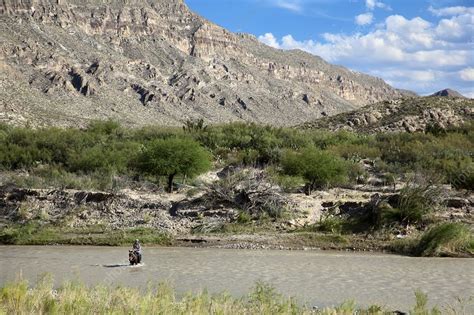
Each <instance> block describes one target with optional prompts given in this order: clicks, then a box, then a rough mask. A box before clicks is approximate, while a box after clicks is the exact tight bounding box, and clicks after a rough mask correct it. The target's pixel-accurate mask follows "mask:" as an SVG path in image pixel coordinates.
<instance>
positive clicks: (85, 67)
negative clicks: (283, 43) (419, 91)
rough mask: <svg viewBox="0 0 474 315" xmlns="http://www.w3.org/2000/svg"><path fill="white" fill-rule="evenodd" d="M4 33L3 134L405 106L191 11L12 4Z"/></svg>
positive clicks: (172, 3) (153, 4)
mask: <svg viewBox="0 0 474 315" xmlns="http://www.w3.org/2000/svg"><path fill="white" fill-rule="evenodd" d="M0 26H1V27H0V41H1V48H0V122H1V121H3V122H8V123H14V124H20V125H25V124H31V125H36V126H41V125H59V126H62V125H76V126H82V125H84V124H86V123H87V122H88V121H89V120H91V119H113V120H118V121H120V122H122V123H124V124H126V125H132V126H134V125H135V126H136V125H145V124H165V125H179V124H182V122H183V121H186V120H188V119H196V118H203V119H204V120H205V121H207V122H211V123H222V122H228V121H235V120H244V121H251V122H258V123H267V124H272V125H295V124H301V123H303V122H305V121H308V120H314V119H316V118H318V117H321V116H325V115H334V114H337V113H341V112H345V111H348V110H353V109H356V108H359V107H361V106H363V105H366V104H371V103H375V102H379V101H382V100H391V99H395V98H398V97H400V96H401V93H400V92H399V91H397V90H395V89H394V88H392V87H391V86H389V85H388V84H386V83H385V82H384V81H383V80H381V79H379V78H375V77H371V76H368V75H365V74H362V73H358V72H354V71H351V70H348V69H346V68H343V67H340V66H334V65H331V64H329V63H327V62H325V61H324V60H323V59H321V58H319V57H316V56H313V55H310V54H308V53H304V52H302V51H298V50H294V51H282V50H277V49H274V48H271V47H268V46H266V45H264V44H262V43H260V42H259V41H258V40H257V39H256V38H255V37H254V36H252V35H247V34H234V33H231V32H229V31H227V30H225V29H224V28H222V27H219V26H217V25H215V24H213V23H211V22H209V21H207V20H206V19H204V18H202V17H200V16H199V15H197V14H195V13H193V12H191V11H190V10H189V8H188V7H187V6H186V5H185V3H184V2H183V1H182V0H133V1H132V0H3V1H2V2H0Z"/></svg>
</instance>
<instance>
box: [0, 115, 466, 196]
mask: <svg viewBox="0 0 474 315" xmlns="http://www.w3.org/2000/svg"><path fill="white" fill-rule="evenodd" d="M182 137H188V138H193V139H194V140H195V141H196V142H198V143H200V144H201V145H202V146H203V147H205V148H206V149H207V150H208V151H209V152H211V153H212V155H213V156H214V159H215V160H216V161H217V162H218V165H226V164H234V165H235V164H240V165H241V164H243V165H251V166H257V167H267V166H268V165H280V163H281V162H282V159H283V160H285V161H283V162H288V156H287V154H285V152H286V151H296V152H301V153H302V152H303V151H305V150H307V149H305V148H309V147H315V148H318V149H320V150H322V151H321V152H325V153H322V154H323V155H331V159H333V158H334V160H335V161H336V162H335V164H341V163H338V162H340V161H341V158H342V159H345V160H349V161H352V162H357V161H359V160H360V159H370V160H372V161H374V165H375V166H374V167H375V170H376V171H379V172H381V173H382V172H385V173H386V172H390V173H392V174H393V175H394V177H403V175H404V173H407V172H420V171H422V172H425V173H426V172H428V173H429V172H431V173H436V174H437V176H438V179H437V182H442V183H450V184H452V185H453V186H454V187H456V188H465V189H472V187H473V186H474V175H473V174H474V173H473V170H474V163H473V159H472V157H473V155H474V125H473V124H470V125H466V126H463V127H460V128H457V129H452V130H447V131H446V132H442V133H440V132H433V133H427V134H423V133H414V134H411V133H400V134H378V135H375V136H370V135H362V134H355V133H350V132H346V131H340V132H329V131H321V130H299V129H295V128H275V127H269V126H259V125H256V124H247V123H231V124H226V125H220V126H205V125H204V123H203V122H202V121H196V122H189V123H188V124H187V125H186V126H185V127H184V128H173V127H157V126H150V127H144V128H140V129H125V128H123V127H121V126H120V125H119V124H117V123H115V122H112V121H105V122H101V121H96V122H92V123H91V125H90V126H89V127H88V128H86V129H74V128H68V129H60V128H42V129H36V130H32V129H29V128H15V127H11V126H7V125H0V169H3V170H16V169H26V170H32V169H34V168H36V167H38V166H39V165H42V164H43V165H50V166H54V167H56V168H57V169H60V170H64V171H66V172H73V173H76V174H90V173H97V172H100V173H105V174H112V173H117V174H129V173H130V172H131V170H130V168H134V167H133V160H132V158H133V157H134V156H136V155H137V153H138V152H140V148H142V147H143V146H144V145H146V144H147V143H149V142H152V141H155V140H159V139H162V140H165V139H169V138H182ZM328 152H331V153H328ZM323 160H324V157H323ZM320 163H323V162H320ZM324 163H326V162H324ZM283 164H284V163H283ZM333 164H334V163H333ZM349 173H350V174H349V175H350V177H351V179H353V180H356V179H357V180H358V181H359V180H362V181H363V179H364V177H365V174H363V170H361V169H360V168H359V169H358V168H357V167H356V166H355V165H354V164H353V165H352V166H351V167H350V171H349ZM300 175H301V174H300ZM316 181H318V180H316ZM316 184H321V185H325V184H326V183H324V180H323V183H315V185H316Z"/></svg>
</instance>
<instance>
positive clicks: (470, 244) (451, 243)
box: [415, 223, 474, 256]
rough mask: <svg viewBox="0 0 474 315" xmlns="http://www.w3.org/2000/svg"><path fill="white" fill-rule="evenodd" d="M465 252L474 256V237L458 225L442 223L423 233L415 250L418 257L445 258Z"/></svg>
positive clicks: (467, 229)
mask: <svg viewBox="0 0 474 315" xmlns="http://www.w3.org/2000/svg"><path fill="white" fill-rule="evenodd" d="M458 252H466V253H469V254H474V236H473V234H472V232H471V231H470V229H469V227H468V226H466V225H464V224H460V223H442V224H439V225H437V226H434V227H432V228H431V229H429V230H428V231H427V232H425V233H424V234H423V235H422V236H421V238H420V241H419V243H418V245H417V247H416V249H415V253H416V254H418V255H420V256H446V255H452V254H453V253H458Z"/></svg>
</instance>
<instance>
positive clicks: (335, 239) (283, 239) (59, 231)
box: [0, 224, 474, 258]
mask: <svg viewBox="0 0 474 315" xmlns="http://www.w3.org/2000/svg"><path fill="white" fill-rule="evenodd" d="M265 228H266V229H268V230H267V231H265V230H264V229H265ZM265 228H262V227H260V228H259V230H260V231H259V232H255V233H248V232H247V233H242V231H240V233H236V232H230V233H227V234H222V233H212V234H203V233H200V234H188V235H178V236H173V235H170V234H166V233H162V232H159V231H157V230H153V229H150V228H131V229H122V230H109V229H105V228H104V227H101V226H95V227H87V228H80V229H77V228H76V229H74V228H64V227H63V228H61V227H55V226H42V225H38V224H28V225H25V226H15V227H10V228H7V229H4V230H3V231H1V232H0V244H3V245H77V246H85V245H87V246H129V245H130V244H132V243H133V241H134V240H135V239H139V240H140V241H141V242H142V244H143V246H163V247H170V246H171V247H192V248H222V249H249V250H272V249H273V250H305V251H308V250H333V251H352V252H375V253H390V254H401V255H409V256H420V255H417V252H416V251H415V249H416V247H417V246H419V243H420V242H421V238H422V236H419V237H414V236H412V237H411V238H408V239H393V238H392V239H390V236H388V235H383V234H382V235H376V236H375V235H357V234H352V235H349V234H334V233H333V234H331V233H320V232H308V231H298V230H294V231H280V232H275V231H271V230H270V229H271V227H270V226H266V227H265ZM244 231H245V230H244ZM449 241H450V240H449V239H448V240H441V241H439V244H435V245H432V246H435V247H436V250H435V251H433V252H432V253H434V254H432V255H425V256H440V257H462V258H468V257H474V250H473V245H472V240H470V241H469V240H468V242H471V243H469V244H467V245H465V246H466V247H461V246H460V245H459V244H456V246H457V247H450V246H448V245H449V244H446V243H447V242H449ZM454 241H457V239H455V240H454ZM463 246H464V245H463Z"/></svg>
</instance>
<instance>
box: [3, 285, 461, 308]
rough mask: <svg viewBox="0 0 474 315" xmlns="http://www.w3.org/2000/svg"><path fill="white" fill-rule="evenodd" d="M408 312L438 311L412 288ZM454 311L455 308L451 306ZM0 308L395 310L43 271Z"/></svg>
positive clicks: (7, 295) (8, 289)
mask: <svg viewBox="0 0 474 315" xmlns="http://www.w3.org/2000/svg"><path fill="white" fill-rule="evenodd" d="M410 313H411V314H416V315H421V314H423V315H430V314H433V315H435V314H440V313H439V311H438V310H437V309H432V310H429V309H428V308H427V297H426V295H424V294H422V293H420V292H417V293H416V305H415V306H414V308H413V311H412V312H410ZM452 313H455V311H453V312H452ZM0 314H2V315H3V314H68V315H74V314H173V315H174V314H178V315H179V314H193V315H200V314H223V315H224V314H232V315H233V314H264V315H266V314H268V315H273V314H322V315H336V314H344V315H345V314H347V315H350V314H361V315H364V314H367V315H369V314H374V315H375V314H393V312H391V311H388V310H384V309H383V308H382V307H380V306H377V305H372V306H370V307H368V308H359V307H357V305H356V303H355V302H354V301H347V302H345V303H342V304H341V305H339V306H337V307H334V308H324V309H310V308H308V307H306V306H302V305H300V304H298V303H297V302H296V300H295V299H294V298H290V297H284V296H283V295H281V294H279V293H277V292H276V291H275V290H274V289H273V288H272V287H271V286H269V285H267V284H264V283H257V284H256V285H255V287H254V288H253V290H252V291H251V292H250V293H249V294H247V295H246V296H244V297H241V298H236V297H233V296H231V295H230V294H228V293H220V294H210V293H208V292H207V291H206V290H204V291H201V292H199V293H188V294H184V295H181V296H178V295H177V294H176V292H175V291H174V289H173V288H172V287H171V286H170V285H169V284H166V283H161V284H158V285H156V286H153V285H149V286H148V289H147V290H146V291H143V290H139V289H135V288H128V287H110V286H96V287H91V288H89V287H87V286H85V285H83V284H81V283H79V282H68V283H65V284H63V285H61V286H60V287H59V288H58V289H54V287H53V281H52V278H51V277H48V276H45V277H43V278H42V279H41V280H40V281H39V282H38V283H37V284H36V286H34V287H32V288H31V287H30V286H29V284H28V282H26V281H22V280H19V281H17V282H13V283H8V284H6V285H4V286H3V287H1V288H0Z"/></svg>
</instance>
